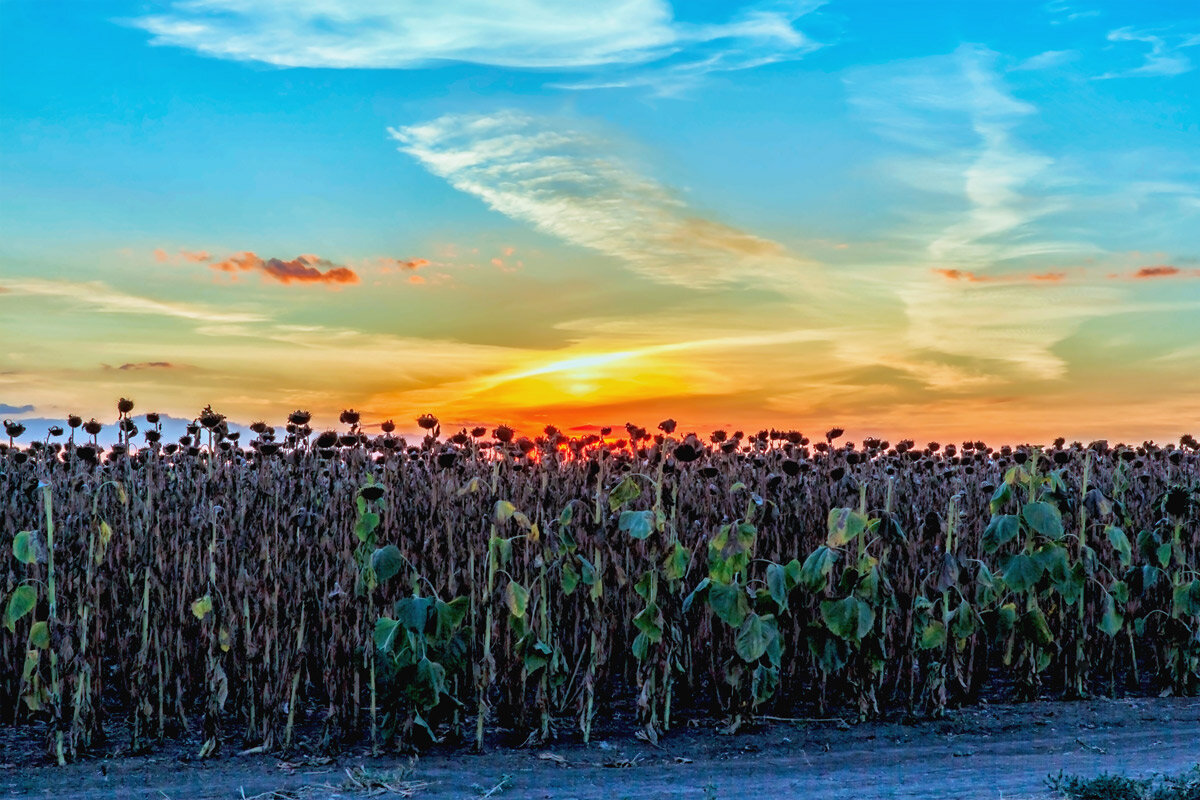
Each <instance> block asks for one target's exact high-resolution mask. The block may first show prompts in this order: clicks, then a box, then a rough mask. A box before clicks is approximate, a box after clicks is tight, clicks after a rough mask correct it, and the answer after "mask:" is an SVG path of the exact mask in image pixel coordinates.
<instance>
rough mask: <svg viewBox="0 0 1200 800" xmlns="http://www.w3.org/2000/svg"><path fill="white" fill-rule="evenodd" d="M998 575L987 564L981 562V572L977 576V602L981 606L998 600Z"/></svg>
mask: <svg viewBox="0 0 1200 800" xmlns="http://www.w3.org/2000/svg"><path fill="white" fill-rule="evenodd" d="M996 592H997V587H996V576H995V575H993V574H992V571H991V570H990V569H988V567H987V564H984V563H983V562H980V563H979V573H978V574H977V575H976V576H975V603H976V604H977V605H980V606H990V605H991V604H992V603H994V602H995V601H996Z"/></svg>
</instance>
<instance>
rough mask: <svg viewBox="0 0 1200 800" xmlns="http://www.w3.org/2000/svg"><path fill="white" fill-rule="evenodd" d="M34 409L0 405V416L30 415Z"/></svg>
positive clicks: (29, 406) (27, 405)
mask: <svg viewBox="0 0 1200 800" xmlns="http://www.w3.org/2000/svg"><path fill="white" fill-rule="evenodd" d="M33 411H34V407H33V406H31V405H29V404H26V405H23V406H10V405H9V404H8V403H0V414H31V413H33Z"/></svg>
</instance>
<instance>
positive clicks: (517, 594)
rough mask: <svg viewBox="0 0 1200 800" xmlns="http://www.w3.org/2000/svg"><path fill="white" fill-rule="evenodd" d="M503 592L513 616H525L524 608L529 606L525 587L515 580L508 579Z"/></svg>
mask: <svg viewBox="0 0 1200 800" xmlns="http://www.w3.org/2000/svg"><path fill="white" fill-rule="evenodd" d="M504 593H505V599H506V601H507V602H508V610H509V612H510V613H511V614H512V615H513V616H514V617H523V616H525V610H526V609H527V608H528V607H529V592H528V591H527V590H526V589H525V587H524V586H522V585H521V584H519V583H517V582H516V581H509V582H508V586H507V587H506V588H505V592H504Z"/></svg>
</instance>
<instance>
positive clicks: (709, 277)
mask: <svg viewBox="0 0 1200 800" xmlns="http://www.w3.org/2000/svg"><path fill="white" fill-rule="evenodd" d="M390 132H391V134H392V136H393V137H394V138H395V139H396V140H397V141H398V142H400V149H401V151H403V152H405V153H408V154H409V155H411V156H413V157H414V158H416V159H417V160H418V161H420V162H421V163H422V164H423V165H424V166H425V167H426V168H427V169H428V170H429V171H430V172H433V173H434V174H436V175H439V176H441V177H443V178H445V179H446V180H447V181H448V182H449V183H450V185H451V186H453V187H454V188H456V189H458V190H460V191H462V192H465V193H467V194H470V195H474V196H476V197H478V198H479V199H481V200H483V201H484V202H485V203H486V204H487V205H488V206H489V207H491V208H492V209H494V210H496V211H499V212H500V213H501V214H504V215H505V216H508V217H511V218H512V219H515V220H518V221H521V222H526V223H529V224H531V225H533V226H534V227H535V228H537V229H538V230H539V231H541V232H543V233H546V234H548V235H550V236H554V237H556V238H558V239H561V240H563V241H566V242H569V243H571V244H574V245H577V246H579V247H584V248H587V249H590V250H594V251H596V252H600V253H603V254H605V255H608V256H611V257H613V258H615V259H617V260H618V261H620V262H622V263H623V264H624V265H625V266H626V267H628V268H629V269H631V270H632V271H634V272H637V273H639V274H641V275H645V276H647V277H649V278H651V279H653V280H656V281H659V282H662V283H667V284H675V285H681V286H689V287H693V288H706V287H714V286H717V285H722V284H731V283H736V282H750V281H754V280H756V279H765V278H771V279H774V283H773V284H772V285H771V286H770V287H769V288H782V287H783V286H784V285H785V284H786V283H789V282H790V283H792V284H799V285H804V286H805V287H808V286H809V285H811V284H812V283H813V282H814V281H816V280H818V278H817V276H816V274H815V270H814V269H813V265H812V264H811V263H808V262H805V261H803V260H801V259H798V258H796V257H794V256H792V255H789V254H788V253H787V252H786V251H785V249H784V248H783V246H781V245H780V244H778V243H777V242H773V241H770V240H769V239H763V238H760V237H758V236H754V235H752V234H749V233H746V232H744V231H741V230H738V229H737V228H733V227H731V226H728V225H725V224H723V223H720V222H717V221H714V220H710V219H706V218H705V217H703V216H701V215H700V214H698V213H697V212H695V211H693V210H692V209H690V208H688V206H687V204H686V203H684V202H683V201H682V200H681V199H680V198H679V197H678V196H677V195H676V194H675V193H674V192H672V191H671V190H670V189H669V188H668V187H666V186H663V185H662V184H660V183H658V182H656V181H654V180H653V179H651V178H647V177H645V176H644V175H642V174H641V173H640V172H639V171H638V170H636V169H635V168H634V167H633V166H632V165H630V164H629V163H626V162H625V161H623V160H621V159H619V158H617V157H615V156H613V155H612V145H611V144H610V143H609V142H606V141H604V140H603V139H601V138H600V137H598V136H595V135H592V134H590V133H586V132H583V131H580V130H573V129H572V128H571V127H569V126H567V125H565V124H563V123H562V122H561V121H556V120H549V119H537V118H534V117H530V116H526V115H524V114H519V113H516V112H500V113H497V114H492V115H481V116H458V115H450V116H444V117H440V118H438V119H435V120H433V121H432V122H427V123H424V124H421V125H412V126H408V127H404V128H398V129H391V131H390Z"/></svg>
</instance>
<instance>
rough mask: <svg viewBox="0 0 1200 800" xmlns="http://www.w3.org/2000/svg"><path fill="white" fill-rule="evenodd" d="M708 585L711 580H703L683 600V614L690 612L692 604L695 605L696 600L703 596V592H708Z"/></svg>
mask: <svg viewBox="0 0 1200 800" xmlns="http://www.w3.org/2000/svg"><path fill="white" fill-rule="evenodd" d="M710 584H712V578H705V579H704V580H702V581H700V583H698V584H696V588H695V589H692V591H691V593H690V594H688V596H687V597H685V598H684V599H683V613H685V614H686V613H687V612H688V611H690V610H691V608H692V604H693V603H695V602H696V600H698V599H701V598H703V597H704V596H705V592H707V591H708V587H709V585H710Z"/></svg>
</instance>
